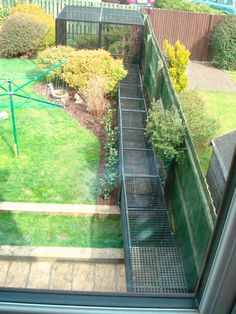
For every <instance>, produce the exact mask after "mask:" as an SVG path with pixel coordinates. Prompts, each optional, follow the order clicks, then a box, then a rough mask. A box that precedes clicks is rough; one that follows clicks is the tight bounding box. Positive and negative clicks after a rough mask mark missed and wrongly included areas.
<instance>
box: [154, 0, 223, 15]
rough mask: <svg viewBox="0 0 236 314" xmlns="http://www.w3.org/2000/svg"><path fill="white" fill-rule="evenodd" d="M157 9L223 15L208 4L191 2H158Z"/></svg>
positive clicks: (170, 0)
mask: <svg viewBox="0 0 236 314" xmlns="http://www.w3.org/2000/svg"><path fill="white" fill-rule="evenodd" d="M155 6H156V7H158V8H162V9H170V10H177V11H189V12H199V13H208V14H223V13H222V12H221V11H219V10H215V9H212V8H211V7H210V6H209V5H206V4H197V3H194V2H191V1H189V0H156V4H155Z"/></svg>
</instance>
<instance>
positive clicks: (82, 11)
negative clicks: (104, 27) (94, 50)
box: [57, 5, 143, 26]
mask: <svg viewBox="0 0 236 314" xmlns="http://www.w3.org/2000/svg"><path fill="white" fill-rule="evenodd" d="M57 19H60V20H70V21H86V22H101V23H111V24H123V25H138V26H143V20H142V18H141V15H140V13H139V11H138V10H122V9H116V8H103V7H102V8H95V7H81V6H76V5H74V6H71V5H66V6H65V7H64V9H63V10H62V11H61V12H60V14H59V15H58V17H57Z"/></svg>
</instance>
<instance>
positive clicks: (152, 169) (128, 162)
mask: <svg viewBox="0 0 236 314" xmlns="http://www.w3.org/2000/svg"><path fill="white" fill-rule="evenodd" d="M124 168H125V174H136V175H138V174H139V175H157V174H158V173H157V168H156V164H155V157H154V153H153V151H152V150H134V149H125V150H124Z"/></svg>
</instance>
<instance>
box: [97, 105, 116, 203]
mask: <svg viewBox="0 0 236 314" xmlns="http://www.w3.org/2000/svg"><path fill="white" fill-rule="evenodd" d="M113 114H114V109H112V108H109V109H108V110H107V113H106V116H105V118H104V130H105V132H106V135H107V139H106V143H105V147H104V149H105V176H104V178H102V179H100V195H101V196H102V197H103V198H104V199H107V198H109V196H110V195H111V193H112V191H113V190H114V189H116V188H117V184H118V170H117V164H118V150H117V128H113V126H112V125H113V123H112V122H113Z"/></svg>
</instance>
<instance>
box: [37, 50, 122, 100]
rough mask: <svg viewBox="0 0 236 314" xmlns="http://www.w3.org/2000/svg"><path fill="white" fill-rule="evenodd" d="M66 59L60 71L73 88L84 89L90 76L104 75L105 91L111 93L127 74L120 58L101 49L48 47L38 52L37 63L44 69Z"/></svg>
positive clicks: (114, 91)
mask: <svg viewBox="0 0 236 314" xmlns="http://www.w3.org/2000/svg"><path fill="white" fill-rule="evenodd" d="M64 59H66V60H67V62H66V64H65V65H63V67H62V69H61V72H63V78H64V79H65V81H66V82H67V83H68V85H69V87H70V88H72V89H74V90H80V91H83V90H84V89H86V87H87V84H88V81H89V79H90V78H94V77H104V80H105V84H104V85H105V86H104V89H105V93H106V94H110V95H113V94H115V93H116V91H117V85H118V81H119V80H121V79H122V78H124V77H125V76H126V74H127V71H126V70H125V68H124V66H123V63H122V60H115V59H113V57H112V56H111V54H110V53H109V52H107V51H105V50H103V49H99V50H85V49H82V50H77V51H76V50H75V49H73V48H71V47H63V46H58V47H50V48H47V49H45V50H44V51H42V52H40V53H39V54H38V57H37V63H38V66H39V68H40V70H46V69H48V68H50V67H51V66H53V65H55V64H56V63H58V62H60V61H62V60H64Z"/></svg>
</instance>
